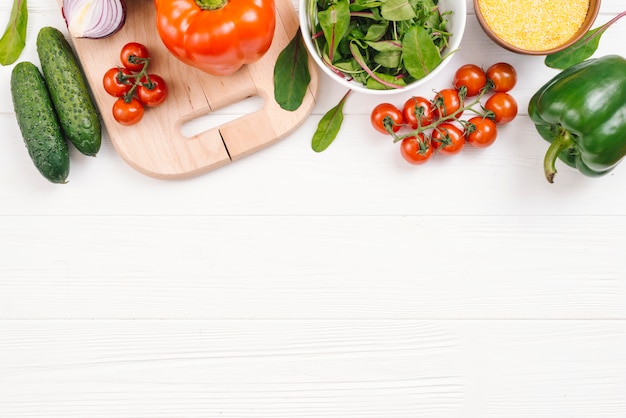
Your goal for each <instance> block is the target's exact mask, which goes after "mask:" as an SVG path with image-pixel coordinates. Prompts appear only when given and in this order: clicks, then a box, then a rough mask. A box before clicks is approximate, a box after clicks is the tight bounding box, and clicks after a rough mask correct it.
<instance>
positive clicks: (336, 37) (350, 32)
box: [299, 0, 466, 94]
mask: <svg viewBox="0 0 626 418" xmlns="http://www.w3.org/2000/svg"><path fill="white" fill-rule="evenodd" d="M299 6H300V9H299V17H300V28H301V30H302V37H303V39H304V44H305V45H306V48H307V49H308V51H309V53H310V54H311V56H312V57H313V59H314V61H315V62H316V63H317V64H318V66H319V67H320V68H321V69H322V71H324V72H325V73H326V74H328V75H329V76H330V77H331V78H332V79H333V80H335V81H337V82H338V83H340V84H341V85H343V86H344V87H347V88H349V89H352V90H355V91H359V92H366V93H372V94H391V93H398V92H400V91H405V90H407V89H409V88H412V87H416V86H418V85H420V84H422V83H425V82H427V81H429V80H430V79H432V78H433V77H434V76H435V75H436V74H437V73H438V72H439V71H440V70H441V69H442V68H443V67H444V66H445V65H446V64H447V63H448V62H449V61H450V59H451V56H452V54H453V53H454V52H455V51H456V50H457V49H458V48H459V45H460V44H461V38H462V37H463V32H464V30H465V21H466V2H465V0H300V5H299Z"/></svg>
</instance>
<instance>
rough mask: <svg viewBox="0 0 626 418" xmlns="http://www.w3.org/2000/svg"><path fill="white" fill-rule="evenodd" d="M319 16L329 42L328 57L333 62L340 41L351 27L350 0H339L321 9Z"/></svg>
mask: <svg viewBox="0 0 626 418" xmlns="http://www.w3.org/2000/svg"><path fill="white" fill-rule="evenodd" d="M317 17H318V19H319V21H320V26H321V27H322V31H323V32H324V38H326V43H327V44H328V57H329V58H330V60H331V62H332V61H333V57H334V55H335V52H337V47H338V46H339V42H340V41H341V40H342V39H343V37H344V36H346V34H347V33H348V30H349V28H350V1H349V0H339V1H338V2H336V3H335V4H332V5H331V6H330V7H329V8H328V9H326V10H321V11H320V12H319V13H318V14H317Z"/></svg>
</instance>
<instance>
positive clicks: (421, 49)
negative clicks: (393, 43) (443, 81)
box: [402, 26, 442, 80]
mask: <svg viewBox="0 0 626 418" xmlns="http://www.w3.org/2000/svg"><path fill="white" fill-rule="evenodd" d="M402 49H403V59H404V65H405V67H406V70H407V72H408V73H409V74H410V75H411V77H413V78H415V79H416V80H419V79H420V78H424V77H425V76H426V75H428V74H429V73H430V72H431V71H432V70H434V69H435V68H436V67H437V66H438V65H439V64H440V63H441V61H442V59H441V53H440V52H439V48H437V46H436V45H435V43H434V42H433V39H432V38H431V37H430V35H429V34H428V31H427V30H426V29H425V28H423V27H420V26H413V27H411V28H410V29H409V30H408V31H407V32H406V34H405V35H404V38H403V39H402Z"/></svg>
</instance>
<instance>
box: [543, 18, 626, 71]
mask: <svg viewBox="0 0 626 418" xmlns="http://www.w3.org/2000/svg"><path fill="white" fill-rule="evenodd" d="M624 16H626V11H624V12H622V13H620V14H619V15H617V16H615V17H614V18H613V19H611V20H609V21H608V22H606V23H605V24H603V25H601V26H598V27H597V28H595V29H591V30H590V31H588V32H587V33H586V34H584V35H583V37H582V38H580V39H579V40H578V41H576V42H575V43H573V44H572V45H570V46H568V47H567V48H565V49H564V50H562V51H559V52H555V53H554V54H549V55H547V56H546V58H545V60H544V63H545V64H546V65H547V66H548V67H550V68H557V69H560V70H564V69H566V68H569V67H571V66H572V65H575V64H578V63H579V62H583V61H584V60H586V59H587V58H589V57H591V56H592V55H593V54H594V53H595V52H596V50H597V49H598V46H599V45H600V38H602V34H603V33H604V32H605V31H606V30H607V29H608V28H609V27H610V26H611V25H612V24H613V23H615V22H617V21H618V20H619V19H621V18H622V17H624Z"/></svg>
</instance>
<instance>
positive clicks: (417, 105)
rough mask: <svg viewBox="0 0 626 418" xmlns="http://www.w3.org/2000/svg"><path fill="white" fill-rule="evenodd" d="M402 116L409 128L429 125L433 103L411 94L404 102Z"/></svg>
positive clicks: (431, 119) (431, 118)
mask: <svg viewBox="0 0 626 418" xmlns="http://www.w3.org/2000/svg"><path fill="white" fill-rule="evenodd" d="M418 115H419V116H418ZM402 118H403V119H404V123H405V124H407V125H408V126H409V127H410V128H411V129H417V127H418V125H419V126H426V125H430V124H431V122H432V121H433V104H432V103H431V102H430V101H429V100H428V99H426V98H425V97H420V96H413V97H411V98H409V99H408V100H407V101H406V102H404V106H403V107H402ZM418 122H419V123H418Z"/></svg>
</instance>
